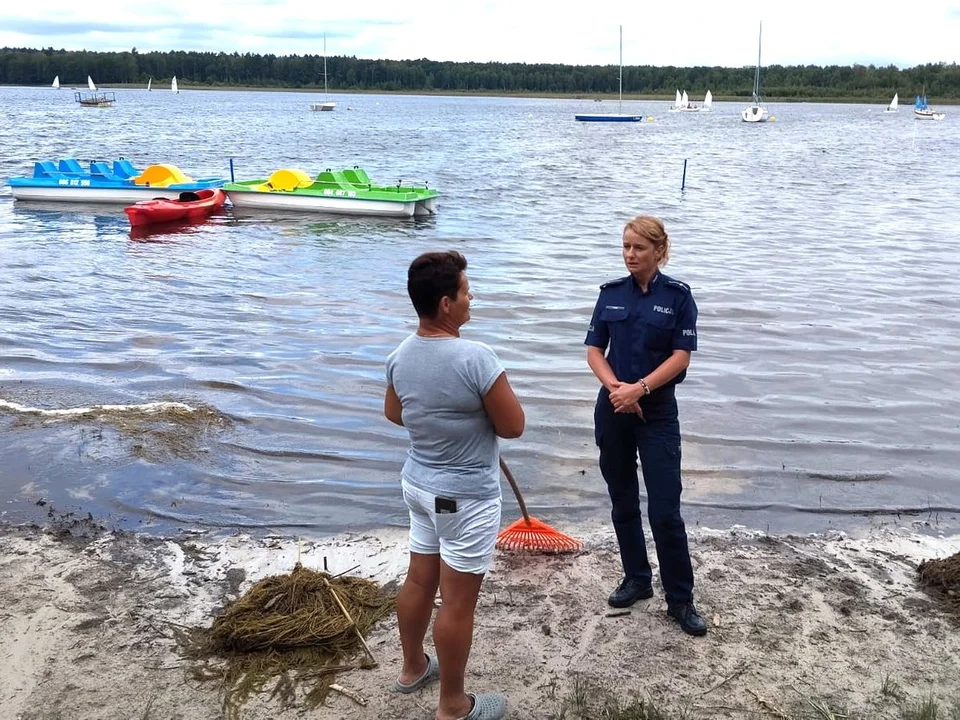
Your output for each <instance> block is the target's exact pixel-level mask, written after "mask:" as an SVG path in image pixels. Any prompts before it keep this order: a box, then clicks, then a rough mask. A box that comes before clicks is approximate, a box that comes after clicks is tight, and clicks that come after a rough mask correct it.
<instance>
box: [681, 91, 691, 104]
mask: <svg viewBox="0 0 960 720" xmlns="http://www.w3.org/2000/svg"><path fill="white" fill-rule="evenodd" d="M680 104H681V105H682V106H683V107H686V106H687V105H689V104H690V98H689V97H687V91H686V90H684V91H683V95H681V96H680Z"/></svg>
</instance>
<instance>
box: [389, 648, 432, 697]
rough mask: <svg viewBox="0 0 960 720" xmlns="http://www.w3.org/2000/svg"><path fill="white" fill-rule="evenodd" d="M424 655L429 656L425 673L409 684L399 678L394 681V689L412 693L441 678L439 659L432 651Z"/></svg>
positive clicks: (399, 691)
mask: <svg viewBox="0 0 960 720" xmlns="http://www.w3.org/2000/svg"><path fill="white" fill-rule="evenodd" d="M424 656H425V657H426V658H427V669H426V670H424V671H423V675H421V676H420V677H418V678H417V679H416V680H414V681H413V682H412V683H410V684H409V685H404V684H403V683H402V682H400V680H399V679H398V680H397V681H396V682H394V683H393V689H394V691H395V692H398V693H403V694H404V695H409V694H410V693H415V692H416V691H417V690H420V689H422V688H424V687H426V686H427V685H429V684H430V683H432V682H434V681H436V680H439V679H440V664H439V663H438V662H437V659H436V658H435V657H433V655H431V654H430V653H424Z"/></svg>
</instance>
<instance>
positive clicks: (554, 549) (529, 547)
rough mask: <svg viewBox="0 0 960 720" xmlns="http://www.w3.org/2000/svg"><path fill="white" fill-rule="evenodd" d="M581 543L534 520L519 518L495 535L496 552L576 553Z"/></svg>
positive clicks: (581, 545)
mask: <svg viewBox="0 0 960 720" xmlns="http://www.w3.org/2000/svg"><path fill="white" fill-rule="evenodd" d="M581 547H583V543H581V542H580V541H579V540H576V539H575V538H572V537H570V536H569V535H564V534H563V533H562V532H560V531H559V530H554V529H553V528H552V527H550V526H549V525H547V524H546V523H544V522H540V521H539V520H537V519H536V518H530V519H529V520H526V519H524V518H520V519H519V520H517V521H516V522H515V523H513V524H512V525H509V526H508V527H505V528H504V529H503V530H501V531H500V534H499V535H497V549H498V550H519V551H527V552H543V553H569V552H577V551H578V550H579V549H580V548H581Z"/></svg>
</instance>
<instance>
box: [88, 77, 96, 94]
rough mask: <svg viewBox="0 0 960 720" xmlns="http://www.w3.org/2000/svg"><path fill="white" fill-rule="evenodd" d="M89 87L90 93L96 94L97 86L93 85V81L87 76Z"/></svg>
mask: <svg viewBox="0 0 960 720" xmlns="http://www.w3.org/2000/svg"><path fill="white" fill-rule="evenodd" d="M87 87H88V88H90V92H96V91H97V86H96V85H94V84H93V79H92V78H91V77H90V76H89V75H87Z"/></svg>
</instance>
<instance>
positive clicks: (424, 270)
mask: <svg viewBox="0 0 960 720" xmlns="http://www.w3.org/2000/svg"><path fill="white" fill-rule="evenodd" d="M466 269H467V259H466V258H465V257H464V256H463V255H461V254H460V253H458V252H457V251H456V250H448V251H447V252H428V253H424V254H423V255H421V256H420V257H418V258H417V259H416V260H414V261H413V262H412V263H410V269H409V270H408V271H407V293H408V294H409V295H410V300H411V302H413V309H414V310H416V311H417V317H422V318H432V317H436V315H437V310H438V309H439V308H440V300H441V299H442V298H444V297H448V298H450V299H451V300H455V299H456V297H457V293H458V292H459V291H460V276H461V275H462V274H463V271H464V270H466Z"/></svg>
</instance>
